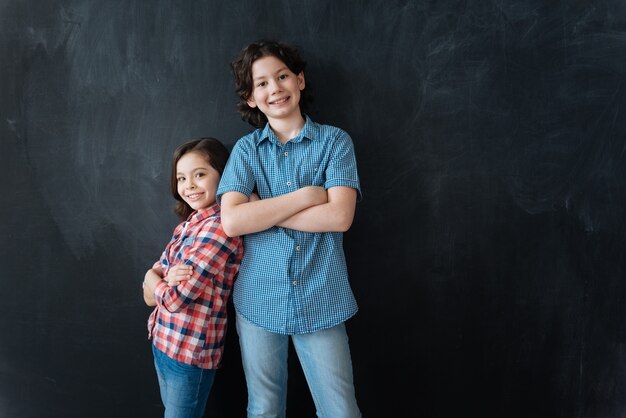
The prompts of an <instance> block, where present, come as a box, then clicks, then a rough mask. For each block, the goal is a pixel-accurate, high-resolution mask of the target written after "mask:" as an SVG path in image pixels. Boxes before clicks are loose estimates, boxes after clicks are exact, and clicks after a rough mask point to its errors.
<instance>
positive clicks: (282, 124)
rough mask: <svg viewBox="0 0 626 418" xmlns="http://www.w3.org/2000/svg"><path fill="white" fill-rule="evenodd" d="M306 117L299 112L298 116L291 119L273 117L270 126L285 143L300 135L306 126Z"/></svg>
mask: <svg viewBox="0 0 626 418" xmlns="http://www.w3.org/2000/svg"><path fill="white" fill-rule="evenodd" d="M305 122H306V121H305V119H304V118H303V117H302V115H300V113H298V115H297V117H294V118H291V119H271V120H269V123H270V127H271V128H272V131H274V134H276V137H277V138H278V140H279V141H280V142H281V143H283V144H285V143H287V141H289V140H290V139H292V138H295V137H296V136H298V134H299V133H300V131H301V130H302V128H303V127H304V123H305Z"/></svg>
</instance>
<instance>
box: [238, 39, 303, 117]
mask: <svg viewBox="0 0 626 418" xmlns="http://www.w3.org/2000/svg"><path fill="white" fill-rule="evenodd" d="M267 56H274V57H276V58H278V59H279V60H281V61H282V62H284V63H285V65H286V66H287V68H289V70H290V71H291V72H292V73H294V74H300V73H301V72H303V71H304V68H305V67H306V62H305V61H303V60H302V58H300V53H299V52H298V49H297V48H296V47H295V46H292V45H288V44H285V43H282V42H277V41H272V40H260V41H257V42H253V43H251V44H250V45H248V46H246V47H245V48H244V49H242V50H241V52H240V53H239V55H238V56H237V58H235V59H234V60H233V61H232V62H231V63H230V66H231V69H232V72H233V76H234V77H235V91H236V93H237V95H238V96H239V99H240V101H239V103H238V104H237V110H238V111H239V114H240V115H241V118H242V119H243V120H244V121H246V122H248V123H249V124H250V125H252V126H254V127H255V128H262V127H263V126H265V124H266V123H267V117H265V115H264V114H263V112H261V111H260V110H259V109H258V108H257V107H255V108H252V107H250V106H248V103H247V100H248V99H249V98H250V96H251V95H252V90H253V88H254V85H253V83H252V64H254V62H255V61H256V60H258V59H259V58H263V57H267ZM312 100H313V96H312V94H311V86H310V83H309V82H308V81H307V82H306V84H305V87H304V89H303V90H302V91H301V92H300V111H301V112H304V111H305V109H306V107H307V105H308V104H309V103H310V102H311V101H312Z"/></svg>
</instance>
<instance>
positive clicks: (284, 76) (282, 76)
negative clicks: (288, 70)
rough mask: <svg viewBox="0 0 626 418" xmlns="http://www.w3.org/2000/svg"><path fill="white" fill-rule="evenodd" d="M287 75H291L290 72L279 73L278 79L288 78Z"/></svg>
mask: <svg viewBox="0 0 626 418" xmlns="http://www.w3.org/2000/svg"><path fill="white" fill-rule="evenodd" d="M287 77H289V74H281V75H279V76H278V79H279V80H284V79H286V78H287Z"/></svg>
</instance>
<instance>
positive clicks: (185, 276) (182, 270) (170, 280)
mask: <svg viewBox="0 0 626 418" xmlns="http://www.w3.org/2000/svg"><path fill="white" fill-rule="evenodd" d="M191 273H193V267H192V266H190V265H188V264H177V265H175V266H173V267H170V269H169V271H168V272H167V276H165V277H163V280H165V281H166V282H167V285H168V286H169V287H174V286H178V285H179V284H180V283H181V282H184V281H185V280H189V279H191Z"/></svg>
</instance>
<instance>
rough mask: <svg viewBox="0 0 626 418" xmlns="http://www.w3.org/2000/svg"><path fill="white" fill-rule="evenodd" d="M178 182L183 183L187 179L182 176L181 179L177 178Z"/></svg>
mask: <svg viewBox="0 0 626 418" xmlns="http://www.w3.org/2000/svg"><path fill="white" fill-rule="evenodd" d="M176 181H177V182H179V183H181V182H183V181H185V178H184V177H182V176H181V177H176Z"/></svg>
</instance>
